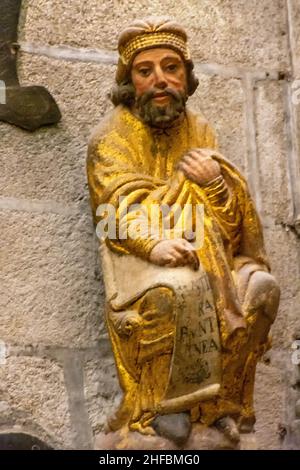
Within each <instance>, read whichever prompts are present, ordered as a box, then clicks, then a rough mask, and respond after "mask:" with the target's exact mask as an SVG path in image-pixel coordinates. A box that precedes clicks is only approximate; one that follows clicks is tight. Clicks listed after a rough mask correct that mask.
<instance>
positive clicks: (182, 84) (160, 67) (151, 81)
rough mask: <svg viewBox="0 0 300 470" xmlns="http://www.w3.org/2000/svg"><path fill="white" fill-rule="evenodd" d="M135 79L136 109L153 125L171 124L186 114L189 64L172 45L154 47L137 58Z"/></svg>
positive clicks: (166, 125) (132, 77)
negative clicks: (186, 66)
mask: <svg viewBox="0 0 300 470" xmlns="http://www.w3.org/2000/svg"><path fill="white" fill-rule="evenodd" d="M131 80H132V84H133V86H134V89H135V111H136V112H137V113H138V114H139V116H140V117H141V119H142V120H143V121H144V122H145V123H147V124H149V125H150V126H152V127H161V128H164V127H170V126H172V125H173V123H174V122H175V121H176V120H177V119H178V118H179V117H180V115H182V113H183V111H184V108H185V102H186V100H187V75H186V68H185V64H184V62H183V60H182V58H181V57H180V55H179V54H177V52H175V51H173V50H172V49H161V48H154V49H149V50H146V51H142V52H140V53H139V54H138V55H137V56H136V57H135V59H134V61H133V64H132V69H131Z"/></svg>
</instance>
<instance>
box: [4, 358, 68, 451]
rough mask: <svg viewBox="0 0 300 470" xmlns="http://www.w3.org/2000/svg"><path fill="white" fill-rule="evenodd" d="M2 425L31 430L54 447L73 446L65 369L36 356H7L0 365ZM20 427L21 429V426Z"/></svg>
mask: <svg viewBox="0 0 300 470" xmlns="http://www.w3.org/2000/svg"><path fill="white" fill-rule="evenodd" d="M0 383H1V390H0V393H1V399H2V400H3V402H5V403H6V405H7V409H6V411H2V412H1V425H2V424H3V423H5V421H6V422H8V423H10V424H11V425H12V426H13V427H14V429H15V430H17V429H18V426H19V427H21V429H23V430H24V429H25V430H31V431H32V432H33V434H34V435H36V436H37V437H40V438H41V439H42V440H44V442H46V443H47V444H49V445H50V446H51V445H53V444H54V447H55V448H62V447H71V446H72V431H71V427H70V416H69V411H68V397H67V394H66V390H65V386H64V378H63V370H62V368H61V367H60V366H59V365H58V364H57V363H55V362H54V361H52V360H47V359H41V358H37V357H13V356H9V357H7V360H6V363H5V364H2V365H1V366H0ZM19 429H20V428H19Z"/></svg>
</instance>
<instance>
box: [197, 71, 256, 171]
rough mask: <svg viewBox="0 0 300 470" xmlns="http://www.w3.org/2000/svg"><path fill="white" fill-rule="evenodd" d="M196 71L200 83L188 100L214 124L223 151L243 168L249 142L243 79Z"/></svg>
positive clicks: (242, 169)
mask: <svg viewBox="0 0 300 470" xmlns="http://www.w3.org/2000/svg"><path fill="white" fill-rule="evenodd" d="M195 73H196V75H197V77H198V78H199V82H200V83H199V86H198V88H197V90H196V93H195V95H194V96H192V97H191V99H190V101H189V103H190V104H191V106H192V107H193V108H194V109H195V111H201V112H202V113H203V114H204V116H205V117H206V119H208V121H209V122H210V123H211V125H212V126H213V127H214V129H215V131H216V134H217V138H218V142H219V146H220V151H221V152H222V153H223V154H224V155H225V156H226V157H227V158H228V159H229V160H230V161H232V162H233V163H235V164H236V165H237V166H238V168H239V169H240V170H241V171H244V170H245V159H246V155H247V142H246V135H245V119H244V105H245V96H244V92H243V89H242V86H241V81H240V80H237V79H229V80H228V79H225V78H221V77H218V76H216V75H212V76H210V75H204V74H203V73H200V71H199V68H197V67H196V69H195Z"/></svg>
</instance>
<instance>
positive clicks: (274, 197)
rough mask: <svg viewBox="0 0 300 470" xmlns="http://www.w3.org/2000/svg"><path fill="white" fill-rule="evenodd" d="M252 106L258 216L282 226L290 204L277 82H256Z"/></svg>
mask: <svg viewBox="0 0 300 470" xmlns="http://www.w3.org/2000/svg"><path fill="white" fill-rule="evenodd" d="M255 104H256V111H257V113H256V129H257V152H258V164H259V168H257V170H256V174H257V177H258V178H259V179H260V188H261V195H262V206H263V211H262V215H263V216H264V217H265V216H269V217H270V218H272V219H273V220H274V222H275V223H277V224H279V223H280V222H283V223H286V222H287V221H288V217H289V214H290V211H291V200H290V194H289V188H288V179H287V167H288V163H287V141H286V137H285V122H284V117H285V116H284V109H283V106H284V97H283V87H282V84H281V82H275V81H271V82H267V83H264V82H257V84H256V90H255ZM271 135H272V139H270V136H271Z"/></svg>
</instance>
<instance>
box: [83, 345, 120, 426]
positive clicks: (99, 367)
mask: <svg viewBox="0 0 300 470" xmlns="http://www.w3.org/2000/svg"><path fill="white" fill-rule="evenodd" d="M99 355H100V358H99V359H98V360H95V359H93V360H90V361H88V362H87V364H86V367H85V397H86V403H87V408H88V412H89V418H90V422H91V426H92V429H93V432H94V433H95V434H98V433H100V432H101V431H103V430H104V429H105V427H106V420H107V417H108V416H109V415H110V414H111V413H113V412H114V411H115V409H116V407H117V405H118V403H119V401H120V400H121V396H122V393H121V390H120V387H119V382H118V378H117V371H116V367H115V362H114V358H113V355H112V351H111V349H110V348H108V350H107V351H103V350H102V351H99Z"/></svg>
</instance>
